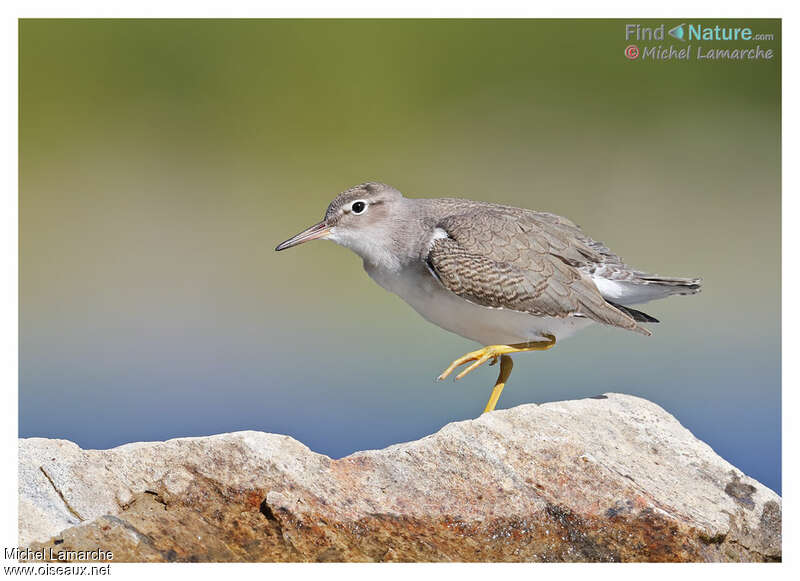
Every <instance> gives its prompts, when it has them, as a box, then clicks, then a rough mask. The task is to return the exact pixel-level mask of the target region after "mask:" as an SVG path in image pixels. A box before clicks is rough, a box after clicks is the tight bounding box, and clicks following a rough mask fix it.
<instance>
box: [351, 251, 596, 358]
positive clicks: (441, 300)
mask: <svg viewBox="0 0 800 581" xmlns="http://www.w3.org/2000/svg"><path fill="white" fill-rule="evenodd" d="M364 270H366V271H367V274H369V276H370V277H371V278H372V279H373V280H374V281H375V282H377V283H378V284H379V285H381V286H382V287H383V288H385V289H386V290H388V291H390V292H393V293H395V294H396V295H398V296H399V297H400V298H402V299H403V300H404V301H406V302H407V303H408V304H409V305H411V306H412V307H413V308H414V310H416V311H417V312H418V313H419V314H420V315H422V316H423V317H425V318H426V319H427V320H428V321H430V322H431V323H434V324H435V325H438V326H440V327H442V328H443V329H446V330H448V331H451V332H452V333H456V334H457V335H461V336H462V337H466V338H467V339H472V340H473V341H477V342H478V343H481V344H482V345H498V344H499V345H507V344H512V343H524V342H526V341H538V340H544V339H545V337H544V336H543V334H544V333H547V334H550V335H554V336H555V337H556V341H558V340H561V339H564V338H565V337H568V336H569V335H571V334H572V333H574V332H575V331H577V330H579V329H582V328H584V327H586V326H588V325H589V324H591V321H590V320H589V319H587V318H584V317H566V318H563V319H561V318H557V317H536V316H533V315H529V314H527V313H520V312H518V311H512V310H508V309H495V308H489V307H482V306H480V305H476V304H475V303H471V302H469V301H467V300H466V299H463V298H461V297H459V296H458V295H456V294H454V293H452V292H450V291H449V290H447V289H446V288H444V287H443V286H442V285H441V283H440V282H439V281H438V280H436V279H435V278H434V276H433V275H432V274H431V273H430V272H429V271H428V270H427V269H425V268H424V267H419V266H417V267H408V268H404V269H400V270H398V271H392V270H388V269H383V268H376V267H370V265H369V264H368V263H366V262H365V263H364Z"/></svg>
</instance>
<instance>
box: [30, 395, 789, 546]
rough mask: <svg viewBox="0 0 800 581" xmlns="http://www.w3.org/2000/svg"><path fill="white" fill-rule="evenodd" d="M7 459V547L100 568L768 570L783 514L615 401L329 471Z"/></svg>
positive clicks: (197, 462)
mask: <svg viewBox="0 0 800 581" xmlns="http://www.w3.org/2000/svg"><path fill="white" fill-rule="evenodd" d="M19 450H20V453H19V462H20V469H19V470H20V483H19V487H20V488H19V495H20V498H19V507H20V522H19V536H20V544H21V546H29V547H32V548H42V547H44V548H53V549H54V550H55V551H63V550H93V549H98V548H100V549H105V550H111V551H113V553H114V560H115V561H777V560H780V558H781V498H780V497H779V496H778V495H777V494H775V493H774V492H773V491H771V490H769V489H768V488H766V487H765V486H763V485H762V484H760V483H759V482H757V481H755V480H753V479H752V478H748V477H747V476H745V475H744V474H742V473H741V472H740V471H739V470H737V469H736V468H735V467H733V466H732V465H731V464H729V463H728V462H726V461H725V460H723V459H722V458H720V457H719V456H717V455H716V454H715V453H714V451H713V450H712V449H711V448H710V447H709V446H708V445H706V444H704V443H703V442H701V441H699V440H697V439H696V438H695V437H694V436H693V435H692V434H691V433H690V432H689V431H688V430H686V429H685V428H684V427H682V426H681V425H680V424H679V423H678V422H677V420H675V419H674V418H673V417H672V416H671V415H669V414H668V413H666V412H665V411H664V410H663V409H661V408H660V407H658V406H656V405H655V404H653V403H650V402H648V401H646V400H643V399H639V398H636V397H631V396H625V395H619V394H607V395H605V396H598V397H597V398H589V399H583V400H576V401H563V402H556V403H549V404H544V405H535V404H532V405H524V406H520V407H517V408H514V409H509V410H501V411H496V412H493V413H491V414H486V415H483V416H481V417H480V418H478V419H475V420H469V421H463V422H457V423H453V424H449V425H447V426H445V427H444V428H442V429H441V430H440V431H439V432H437V433H435V434H433V435H431V436H427V437H425V438H422V439H421V440H418V441H415V442H408V443H404V444H397V445H394V446H390V447H388V448H386V449H384V450H370V451H365V452H358V453H355V454H353V455H351V456H348V457H346V458H342V459H340V460H332V459H331V458H328V457H327V456H323V455H321V454H316V453H314V452H312V451H311V450H309V449H308V448H307V447H306V446H304V445H303V444H301V443H299V442H297V441H296V440H293V439H292V438H290V437H288V436H280V435H275V434H266V433H261V432H238V433H231V434H221V435H218V436H211V437H204V438H181V439H176V440H169V441H166V442H146V443H135V444H127V445H125V446H120V447H119V448H114V449H111V450H82V449H80V448H79V447H78V446H77V445H75V444H73V443H72V442H68V441H65V440H48V439H41V438H30V439H22V440H20V443H19Z"/></svg>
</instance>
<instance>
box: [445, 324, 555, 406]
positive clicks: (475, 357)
mask: <svg viewBox="0 0 800 581" xmlns="http://www.w3.org/2000/svg"><path fill="white" fill-rule="evenodd" d="M545 337H547V340H546V341H529V342H527V343H515V344H513V345H488V346H486V347H484V348H483V349H478V350H477V351H471V352H469V353H467V354H466V355H464V356H463V357H459V358H458V359H456V360H455V361H453V362H452V363H451V364H450V366H449V367H448V368H447V369H445V370H444V372H443V373H442V374H441V375H440V376H439V377H438V379H439V381H441V380H443V379H446V378H447V377H448V376H449V375H450V374H451V373H452V372H453V371H454V370H455V368H456V367H458V366H460V365H464V364H465V363H469V362H470V361H472V362H473V363H472V364H471V365H469V366H468V367H467V368H466V369H464V370H463V371H462V372H461V373H459V374H458V375H456V379H461V378H462V377H464V376H465V375H467V374H468V373H470V372H471V371H472V370H473V369H476V368H478V367H480V366H481V365H483V364H484V363H486V362H487V361H489V360H490V359H491V360H492V362H491V363H490V364H489V365H494V364H495V363H497V359H498V358H499V359H500V375H499V376H498V378H497V382H496V383H495V386H494V389H492V395H491V397H490V398H489V402H488V403H487V404H486V409H485V410H484V413H486V412H490V411H492V410H494V406H495V405H497V400H498V399H499V398H500V393H501V392H502V391H503V387H504V386H505V384H506V382H507V381H508V377H509V376H510V375H511V369H512V368H513V366H514V363H513V362H512V361H511V357H509V356H508V355H509V354H511V353H521V352H522V351H545V350H546V349H550V348H551V347H552V346H553V345H555V344H556V338H555V337H554V336H553V335H545Z"/></svg>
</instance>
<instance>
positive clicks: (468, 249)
mask: <svg viewBox="0 0 800 581" xmlns="http://www.w3.org/2000/svg"><path fill="white" fill-rule="evenodd" d="M317 239H325V240H330V241H333V242H335V243H336V244H339V245H341V246H344V247H346V248H349V249H350V250H352V251H353V252H355V253H356V254H357V255H358V256H359V257H361V259H362V261H363V267H364V270H365V271H366V272H367V274H368V275H369V276H370V277H371V278H372V279H373V280H374V281H375V282H376V283H378V284H379V285H380V286H381V287H383V288H384V289H386V290H387V291H390V292H392V293H394V294H396V295H398V296H399V297H400V298H402V299H403V300H404V301H405V302H406V303H408V304H409V305H410V306H411V307H412V308H413V309H414V310H416V311H417V312H418V313H419V314H420V315H422V317H423V318H425V319H427V320H428V321H430V322H431V323H433V324H435V325H438V326H439V327H441V328H443V329H445V330H447V331H450V332H452V333H455V334H457V335H460V336H462V337H465V338H467V339H470V340H472V341H475V342H477V343H479V344H481V345H483V347H482V348H480V349H477V350H474V351H471V352H469V353H467V354H465V355H463V356H462V357H459V358H457V359H455V360H454V361H453V362H452V363H451V364H450V365H449V366H448V367H447V368H446V369H445V370H444V371H443V372H442V373H441V375H439V377H438V378H437V379H439V380H444V379H445V378H447V377H448V376H450V374H451V373H453V371H455V370H456V369H457V368H459V367H461V366H462V365H466V364H469V365H467V366H466V367H465V368H464V369H463V370H462V371H461V372H460V373H458V374H457V375H456V379H457V380H458V379H461V378H463V377H464V376H466V375H467V374H469V373H470V372H472V371H473V370H475V369H476V368H478V367H479V366H481V365H483V364H484V363H486V362H489V365H494V364H496V363H497V361H498V360H499V361H500V370H499V375H498V377H497V380H496V381H495V384H494V386H493V388H492V391H491V394H490V397H489V401H488V402H487V404H486V406H485V408H484V413H488V412H491V411H493V410H494V409H495V407H496V405H497V401H498V399H499V398H500V394H501V392H502V391H503V388H504V386H505V385H506V383H507V382H508V378H509V377H510V375H511V371H512V368H513V361H512V359H511V355H512V354H514V353H521V352H526V351H544V350H547V349H551V348H552V347H553V346H555V345H556V343H557V342H560V341H562V340H563V339H566V338H567V337H569V336H570V335H573V334H574V333H576V332H577V331H580V330H582V329H584V328H586V327H588V326H589V325H593V324H602V325H606V326H610V327H617V328H620V329H625V330H628V331H633V332H635V333H639V334H641V335H651V332H650V331H649V330H648V329H647V328H646V327H644V326H643V324H648V323H658V322H659V321H658V320H657V319H656V318H654V317H652V316H650V315H648V314H645V313H644V312H642V311H638V310H636V309H634V308H632V305H638V304H641V303H646V302H649V301H652V300H656V299H662V298H665V297H668V296H670V295H692V294H696V293H698V292H700V287H701V280H702V279H700V278H678V277H670V276H659V275H657V274H648V273H647V272H644V271H641V270H638V269H635V268H633V267H631V266H628V265H627V264H625V263H624V262H623V260H622V259H621V258H620V257H619V256H618V255H616V254H614V253H613V252H612V251H611V250H610V249H609V248H608V247H607V246H606V245H605V244H603V243H602V242H598V241H596V240H593V239H592V238H590V237H589V236H587V235H586V234H584V232H583V230H582V229H581V228H580V227H579V226H577V225H576V224H575V223H573V222H572V221H570V220H568V219H567V218H564V217H562V216H558V215H556V214H552V213H548V212H539V211H534V210H528V209H524V208H517V207H513V206H507V205H502V204H496V203H490V202H480V201H472V200H466V199H460V198H410V197H405V196H404V195H403V194H402V193H401V192H400V191H399V190H397V189H396V188H394V187H392V186H389V185H387V184H383V183H380V182H365V183H362V184H359V185H357V186H353V187H351V188H349V189H347V190H345V191H344V192H342V193H340V194H339V195H337V196H336V197H335V198H334V200H333V201H332V202H331V203H330V205H329V206H328V209H327V210H326V212H325V217H324V218H323V219H322V220H321V221H320V222H318V223H316V224H314V225H313V226H311V227H309V228H307V229H306V230H303V231H302V232H300V233H299V234H297V235H295V236H292V237H291V238H289V239H288V240H286V241H284V242H282V243H281V244H279V245H278V246H277V247H276V248H275V250H276V251H282V250H286V249H287V248H292V247H294V246H297V245H299V244H303V243H305V242H309V241H311V240H317Z"/></svg>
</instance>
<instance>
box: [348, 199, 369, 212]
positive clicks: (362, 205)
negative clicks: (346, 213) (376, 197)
mask: <svg viewBox="0 0 800 581" xmlns="http://www.w3.org/2000/svg"><path fill="white" fill-rule="evenodd" d="M350 211H351V212H353V214H355V215H356V216H358V215H359V214H363V213H364V212H366V211H367V202H366V200H356V201H355V202H353V203H352V204H351V205H350Z"/></svg>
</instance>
